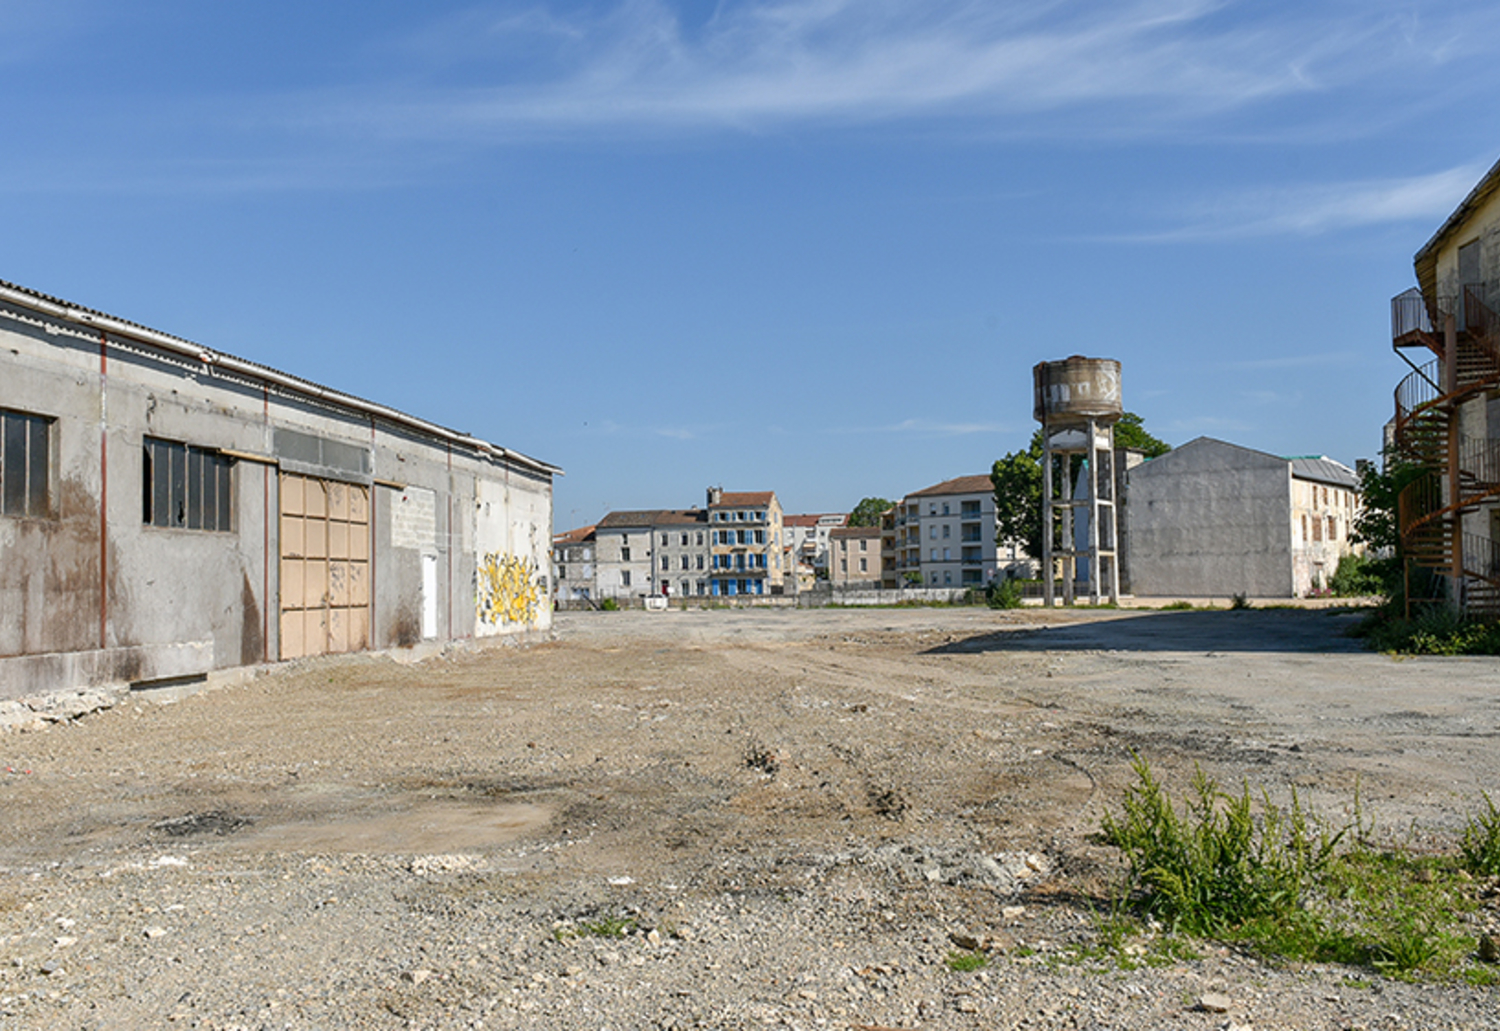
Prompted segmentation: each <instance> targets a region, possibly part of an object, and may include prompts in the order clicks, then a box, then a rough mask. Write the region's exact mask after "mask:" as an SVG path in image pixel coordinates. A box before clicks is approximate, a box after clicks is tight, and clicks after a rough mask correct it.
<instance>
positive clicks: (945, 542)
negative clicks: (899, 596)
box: [881, 474, 1027, 587]
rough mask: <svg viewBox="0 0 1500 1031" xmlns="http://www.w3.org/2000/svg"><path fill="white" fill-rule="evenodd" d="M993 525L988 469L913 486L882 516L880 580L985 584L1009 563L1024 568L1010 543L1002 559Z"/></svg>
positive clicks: (929, 584)
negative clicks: (918, 487)
mask: <svg viewBox="0 0 1500 1031" xmlns="http://www.w3.org/2000/svg"><path fill="white" fill-rule="evenodd" d="M996 530H997V523H996V520H995V488H994V484H993V483H991V482H990V478H989V476H988V475H985V474H980V475H977V476H959V477H956V478H954V479H951V480H944V481H943V482H942V483H937V484H934V485H933V486H931V487H927V488H925V489H923V490H919V491H914V492H913V493H911V494H908V495H906V497H904V498H902V499H901V501H900V502H899V503H898V504H897V505H896V506H895V507H894V508H893V509H892V510H891V511H890V512H889V513H887V514H886V515H885V516H884V517H882V522H881V531H882V533H881V543H882V553H883V556H885V557H887V558H889V561H883V563H882V565H883V569H882V577H881V580H882V583H883V584H884V585H885V586H888V587H897V586H900V585H901V584H902V583H909V584H913V585H920V586H923V587H983V586H984V585H985V584H988V583H989V582H990V581H991V580H993V579H995V577H996V576H997V575H1003V573H1004V571H1005V570H1006V569H1007V568H1016V569H1017V572H1018V574H1019V573H1022V572H1023V571H1024V567H1026V565H1027V563H1026V560H1025V559H1024V557H1021V556H1020V553H1019V551H1018V550H1017V549H1016V548H1015V547H1014V546H1011V547H1009V548H1008V549H1007V553H1006V554H1007V565H1006V566H1002V565H1001V563H1000V549H999V548H998V547H997V546H996V543H995V535H996ZM886 552H889V554H888V555H885V553H886ZM1018 567H1019V568H1018Z"/></svg>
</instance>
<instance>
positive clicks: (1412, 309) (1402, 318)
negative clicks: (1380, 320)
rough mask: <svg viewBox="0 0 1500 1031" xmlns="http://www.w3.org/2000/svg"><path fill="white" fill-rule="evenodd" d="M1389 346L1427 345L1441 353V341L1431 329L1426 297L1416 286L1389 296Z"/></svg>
mask: <svg viewBox="0 0 1500 1031" xmlns="http://www.w3.org/2000/svg"><path fill="white" fill-rule="evenodd" d="M1391 346H1392V347H1396V348H1401V347H1427V348H1430V349H1431V350H1433V351H1435V352H1437V353H1439V354H1441V353H1442V341H1441V340H1440V339H1439V338H1438V335H1437V334H1436V333H1435V332H1434V331H1433V328H1432V316H1431V313H1429V312H1428V310H1427V299H1426V298H1425V297H1423V296H1422V291H1420V290H1418V289H1417V288H1416V287H1412V288H1411V289H1410V290H1407V291H1404V292H1403V293H1399V294H1397V295H1396V296H1395V297H1392V298H1391Z"/></svg>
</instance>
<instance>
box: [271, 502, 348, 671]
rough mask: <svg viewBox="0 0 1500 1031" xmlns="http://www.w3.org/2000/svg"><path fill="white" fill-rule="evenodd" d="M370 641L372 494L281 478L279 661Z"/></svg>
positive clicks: (339, 649) (342, 648)
mask: <svg viewBox="0 0 1500 1031" xmlns="http://www.w3.org/2000/svg"><path fill="white" fill-rule="evenodd" d="M369 642H370V489H369V488H368V487H362V486H358V485H356V484H350V483H339V482H338V481H336V480H322V479H318V478H317V477H313V476H299V475H297V474H295V473H282V474H281V657H282V658H283V659H295V658H299V657H301V656H304V655H325V654H330V653H336V652H353V651H363V650H364V649H366V648H368V647H369Z"/></svg>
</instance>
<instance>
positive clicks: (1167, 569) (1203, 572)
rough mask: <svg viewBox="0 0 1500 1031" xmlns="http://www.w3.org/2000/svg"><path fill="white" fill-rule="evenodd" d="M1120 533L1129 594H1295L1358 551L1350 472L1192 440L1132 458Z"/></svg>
mask: <svg viewBox="0 0 1500 1031" xmlns="http://www.w3.org/2000/svg"><path fill="white" fill-rule="evenodd" d="M1126 477H1127V484H1128V485H1127V487H1126V490H1125V492H1124V494H1125V505H1124V507H1123V510H1122V514H1123V516H1124V519H1123V523H1122V526H1121V536H1122V539H1123V540H1125V541H1127V542H1128V549H1127V550H1126V552H1125V563H1124V567H1125V569H1124V571H1125V574H1126V576H1125V578H1126V581H1127V582H1128V584H1129V587H1130V590H1131V591H1132V592H1133V593H1134V594H1135V595H1136V596H1137V597H1179V598H1180V597H1189V598H1191V597H1229V596H1231V595H1235V594H1242V595H1245V596H1247V597H1256V598H1294V597H1295V598H1300V597H1305V596H1307V595H1309V594H1316V593H1318V592H1319V591H1321V590H1323V589H1325V588H1326V587H1327V586H1328V581H1329V579H1330V578H1331V577H1332V576H1333V574H1334V572H1335V571H1336V570H1337V568H1338V562H1339V559H1340V558H1341V557H1342V556H1344V555H1347V554H1350V553H1351V552H1353V551H1354V550H1356V545H1355V544H1353V543H1352V542H1351V541H1350V539H1349V538H1350V531H1351V529H1352V528H1353V523H1354V518H1355V515H1356V512H1357V509H1358V504H1359V480H1358V477H1357V476H1356V475H1355V473H1354V470H1352V469H1350V468H1349V467H1348V466H1345V465H1342V464H1340V463H1338V462H1335V461H1333V460H1332V459H1329V458H1324V457H1314V458H1280V457H1278V456H1276V455H1270V454H1266V453H1265V452H1263V451H1256V450H1254V449H1252V448H1247V447H1240V446H1239V445H1237V444H1230V443H1227V442H1225V441H1222V440H1214V439H1213V438H1211V437H1199V438H1197V439H1196V440H1191V441H1188V442H1187V443H1186V444H1184V445H1182V446H1181V447H1179V448H1175V449H1173V450H1172V451H1169V452H1167V453H1166V454H1165V455H1162V456H1160V457H1159V458H1153V459H1151V460H1149V461H1145V462H1141V463H1140V464H1138V465H1132V466H1131V468H1130V470H1129V472H1128V473H1126Z"/></svg>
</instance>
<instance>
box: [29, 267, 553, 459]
mask: <svg viewBox="0 0 1500 1031" xmlns="http://www.w3.org/2000/svg"><path fill="white" fill-rule="evenodd" d="M0 301H6V302H8V303H10V304H14V305H17V306H18V307H22V308H29V309H30V310H32V311H37V312H41V313H42V314H44V315H49V316H51V317H52V318H55V319H60V320H63V321H66V322H72V323H74V324H76V325H80V326H87V327H89V328H91V329H93V330H97V331H99V332H100V333H102V334H105V335H106V336H108V335H113V336H116V337H123V338H126V339H129V340H134V341H136V342H138V343H143V344H147V345H149V346H151V347H156V348H160V349H161V350H164V351H169V352H171V353H173V354H178V355H182V356H184V357H187V358H191V359H193V360H194V361H198V362H201V363H203V364H204V365H206V366H208V367H210V368H222V369H225V370H227V371H230V372H233V373H235V374H237V375H240V376H245V377H248V378H250V379H253V380H258V381H260V382H263V383H265V384H267V385H272V386H276V387H278V388H280V389H282V390H285V391H288V392H290V393H294V394H298V395H301V396H303V397H306V398H311V399H313V400H316V401H319V402H322V403H324V404H330V405H334V406H336V407H339V408H345V409H348V410H350V411H354V412H359V413H361V414H363V415H367V416H371V417H374V418H377V419H382V420H384V421H385V422H389V423H393V424H395V425H398V426H402V427H405V428H406V429H409V430H415V431H416V432H418V433H421V434H423V435H425V436H429V437H435V438H437V439H440V440H443V441H445V442H447V443H450V444H456V445H458V446H460V447H463V448H466V449H468V450H471V451H475V452H478V453H479V454H482V455H484V456H486V457H489V458H492V459H495V460H498V461H503V462H510V463H513V464H515V465H519V466H523V467H525V468H528V469H531V470H532V471H534V472H538V473H542V474H544V475H547V476H561V475H563V471H562V469H561V468H560V467H558V466H555V465H552V464H551V463H549V462H543V461H541V460H540V459H536V458H531V457H530V456H528V455H524V454H522V453H521V452H519V451H515V450H512V449H511V448H506V447H501V446H500V445H498V444H492V443H490V442H489V441H487V440H481V439H480V438H478V437H474V436H471V435H469V434H467V433H460V432H459V431H457V430H450V429H448V428H447V427H444V426H439V425H437V424H436V423H433V422H428V421H427V420H426V419H422V418H418V417H417V416H415V415H408V414H407V413H405V412H403V411H400V410H399V409H396V408H391V407H389V406H388V405H383V404H379V403H377V402H374V401H367V400H365V399H364V398H361V397H356V396H355V395H353V394H346V393H344V392H343V391H339V390H334V389H333V388H331V387H325V386H322V385H320V384H318V383H314V382H312V381H311V380H306V379H302V378H300V377H298V376H293V375H291V374H289V373H285V372H280V371H278V370H276V369H273V368H271V367H270V366H266V365H261V364H259V363H257V362H252V361H249V360H248V359H245V358H237V357H235V356H234V355H231V354H226V353H224V352H222V351H215V350H213V349H211V348H208V347H204V346H203V345H202V344H196V343H194V342H193V341H191V340H187V339H184V338H183V337H179V336H173V335H172V334H170V333H163V332H161V331H160V330H156V329H152V328H150V327H149V326H143V325H141V324H140V323H138V322H131V321H129V320H127V319H121V318H118V317H116V316H114V315H109V314H106V313H104V312H101V311H96V310H94V309H92V308H84V307H81V306H80V305H76V304H73V303H71V302H69V301H65V300H62V299H61V298H58V297H53V296H51V295H49V294H44V293H41V292H40V291H38V290H32V289H30V288H29V287H24V286H19V285H17V284H15V283H10V282H7V281H5V280H0Z"/></svg>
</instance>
